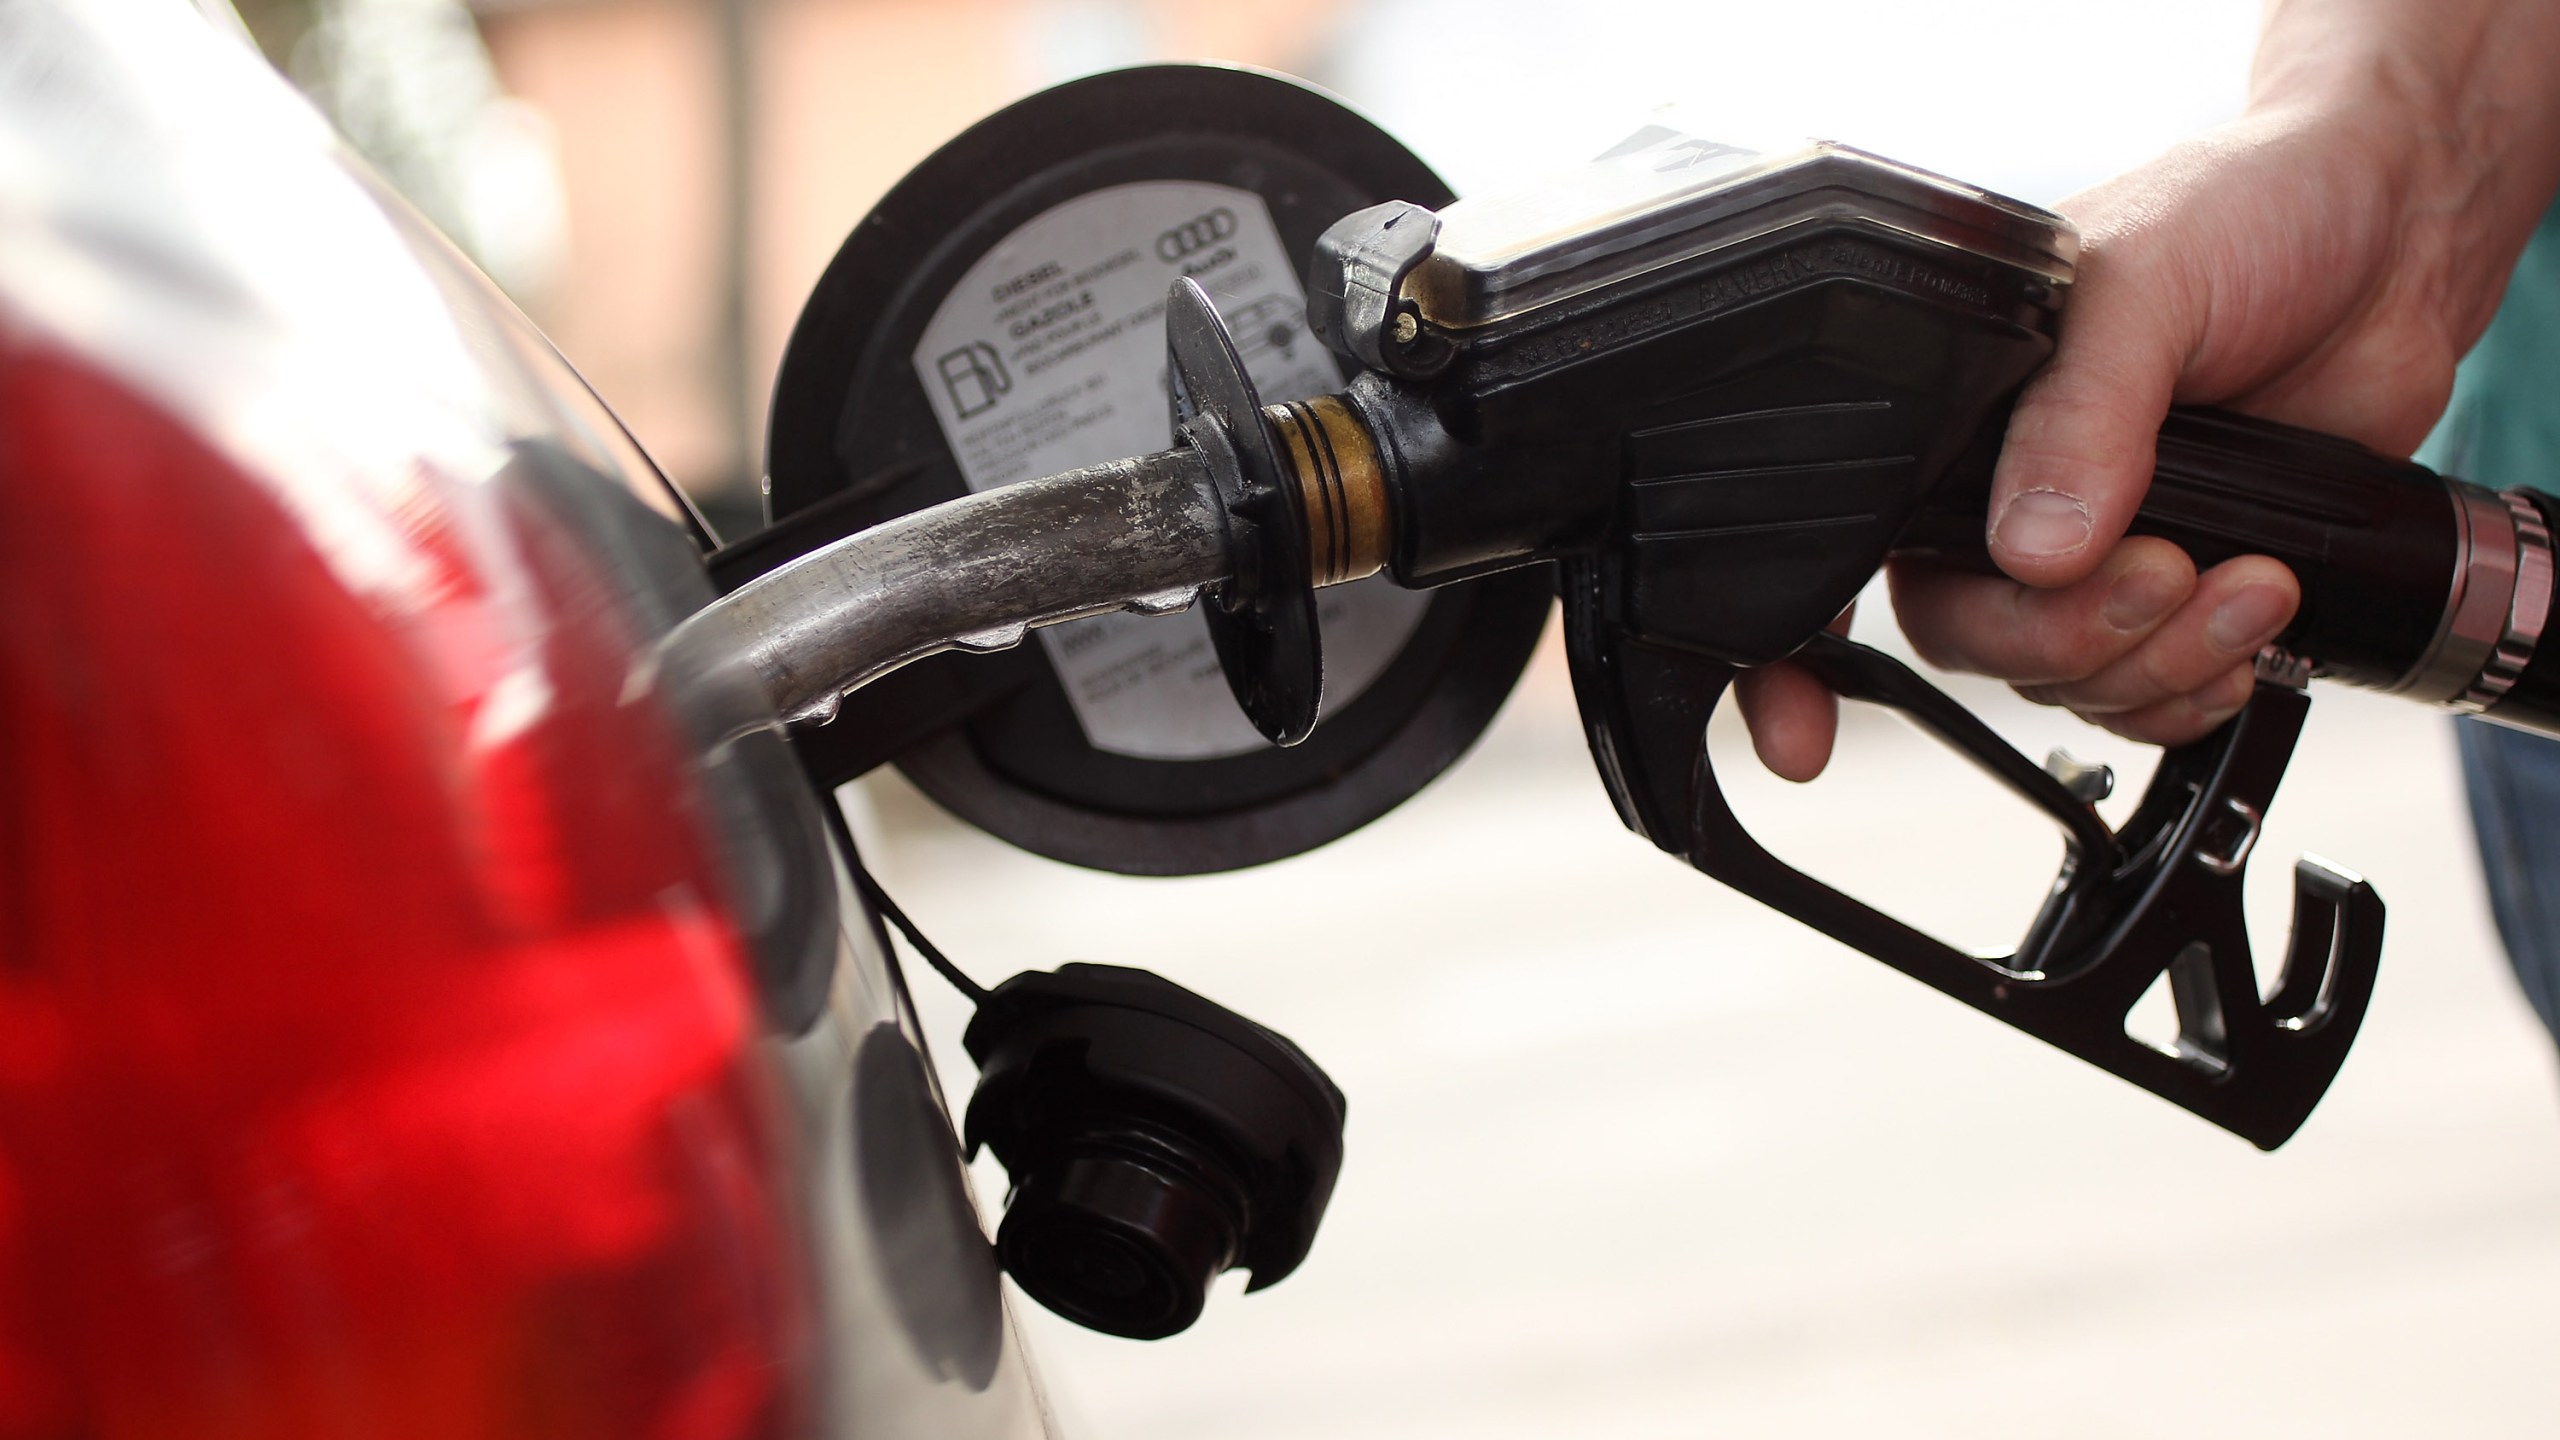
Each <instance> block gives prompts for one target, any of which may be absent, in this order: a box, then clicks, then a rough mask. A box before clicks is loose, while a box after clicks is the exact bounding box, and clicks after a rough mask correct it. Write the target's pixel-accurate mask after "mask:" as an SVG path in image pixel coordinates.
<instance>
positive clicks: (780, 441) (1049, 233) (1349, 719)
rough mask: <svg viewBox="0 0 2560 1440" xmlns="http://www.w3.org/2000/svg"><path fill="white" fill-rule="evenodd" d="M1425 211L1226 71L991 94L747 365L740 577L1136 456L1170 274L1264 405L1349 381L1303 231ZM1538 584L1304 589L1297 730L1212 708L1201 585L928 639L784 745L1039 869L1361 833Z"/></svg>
mask: <svg viewBox="0 0 2560 1440" xmlns="http://www.w3.org/2000/svg"><path fill="white" fill-rule="evenodd" d="M1449 199H1450V194H1449V191H1448V190H1447V188H1446V187H1445V186H1444V185H1442V184H1441V182H1440V181H1439V179H1438V178H1437V177H1436V176H1434V175H1433V174H1432V173H1431V171H1430V170H1429V169H1428V168H1427V167H1425V166H1424V165H1423V164H1422V163H1421V162H1420V161H1419V160H1417V159H1416V158H1415V157H1414V156H1413V155H1412V154H1411V153H1410V152H1408V151H1407V150H1405V148H1404V147H1403V146H1402V145H1400V144H1398V143H1397V142H1396V141H1395V140H1394V139H1393V138H1391V137H1390V136H1388V135H1387V134H1386V133H1385V132H1384V131H1381V130H1379V129H1378V128H1377V127H1376V126H1374V125H1372V124H1370V123H1369V122H1368V121H1366V120H1364V119H1362V118H1361V117H1360V116H1358V115H1356V114H1354V113H1353V112H1352V111H1350V110H1348V109H1346V108H1345V107H1344V106H1343V105H1342V104H1341V103H1340V102H1338V101H1336V100H1334V99H1332V98H1330V97H1328V96H1326V95H1323V94H1321V93H1319V92H1317V91H1315V90H1312V89H1309V88H1308V87H1306V86H1304V85H1301V84H1299V83H1297V82H1295V81H1291V80H1288V79H1284V78H1282V77H1279V76H1276V75H1270V74H1264V73H1260V72H1256V71H1250V70H1241V69H1231V68H1226V67H1218V66H1199V65H1169V66H1150V67H1145V68H1140V69H1133V70H1122V71H1115V72H1111V73H1108V74H1103V75H1097V76H1093V77H1090V78H1088V79H1084V80H1078V81H1074V82H1072V83H1069V84H1066V85H1063V86H1060V87H1058V88H1056V89H1053V90H1049V91H1046V92H1043V93H1041V94H1039V95H1035V96H1032V97H1031V98H1029V99H1027V100H1024V101H1021V102H1020V103H1018V104H1015V105H1013V106H1011V107H1009V108H1007V109H1005V110H1003V111H1000V112H998V113H997V114H996V115H994V116H992V117H990V118H988V119H987V120H984V121H982V122H980V123H979V124H977V125H976V126H973V127H972V128H970V129H969V130H968V131H967V132H965V133H963V134H962V135H960V136H959V137H958V138H957V139H955V140H953V141H951V142H950V143H949V144H947V145H945V146H943V147H942V149H940V150H939V151H937V152H935V153H934V154H933V155H932V156H931V157H930V158H929V159H927V160H926V161H925V162H924V163H923V164H921V165H919V166H917V167H916V169H915V170H914V171H912V172H911V173H909V174H908V175H907V177H906V178H905V179H904V180H902V181H900V182H899V183H898V185H897V186H896V187H895V188H894V189H892V190H891V191H890V192H889V194H888V195H887V196H886V197H885V198H883V199H882V200H881V202H880V203H879V205H878V206H876V207H875V208H874V209H873V210H872V211H871V213H870V214H869V215H868V216H866V217H865V218H864V219H863V221H862V222H861V224H860V225H858V226H857V227H855V229H854V231H853V233H852V235H851V236H850V237H849V238H848V239H847V240H846V241H845V244H844V247H843V248H842V249H841V250H840V251H838V252H837V254H836V257H835V259H834V261H833V262H832V263H831V264H830V265H829V266H828V267H827V270H826V273H825V274H824V275H823V276H822V277H821V278H820V279H819V281H818V284H817V287H816V289H815V290H814V291H813V292H812V293H811V295H810V298H809V301H808V304H807V306H806V307H805V308H804V309H803V311H802V312H801V316H800V320H799V324H798V326H797V328H796V329H795V330H794V331H793V334H792V338H791V343H790V346H789V348H788V349H787V350H786V351H785V353H784V356H783V362H782V369H781V373H780V376H779V378H778V379H777V381H776V385H775V393H774V405H773V418H772V428H771V433H770V436H769V441H768V476H769V481H768V484H769V490H768V505H769V508H770V511H771V518H772V519H773V520H774V522H775V525H774V528H773V529H772V530H771V531H769V532H768V533H767V536H766V537H764V538H763V539H762V540H761V541H759V542H751V543H750V544H749V545H748V546H745V547H740V548H741V549H742V550H743V551H745V552H747V553H748V555H749V558H750V559H751V560H752V562H753V568H754V569H757V570H761V569H767V568H771V567H772V566H773V565H776V564H779V563H781V562H782V561H783V560H785V559H788V558H789V557H790V556H791V555H793V554H797V553H802V552H805V551H806V550H809V549H813V548H815V547H816V546H818V545H821V544H824V543H825V542H826V541H828V540H830V539H833V538H835V537H837V536H840V535H845V534H850V533H852V532H854V531H856V530H860V529H863V528H866V527H868V526H870V525H874V524H877V523H879V522H880V521H882V520H886V519H888V518H890V517H892V516H895V515H899V514H903V513H906V512H908V511H911V510H916V509H920V508H922V507H924V506H927V505H931V504H936V503H939V502H941V501H944V500H948V499H952V498H955V497H957V496H960V495H963V494H966V493H969V492H971V491H974V490H985V489H990V488H993V487H995V486H999V485H1006V484H1012V483H1015V482H1017V481H1021V480H1028V479H1032V478H1035V477H1037V476H1041V475H1046V474H1052V473H1055V472H1057V471H1060V470H1065V469H1069V468H1072V467H1075V466H1079V465H1086V464H1091V463H1095V462H1099V461H1104V460H1110V459H1114V458H1117V457H1120V456H1124V455H1132V454H1139V453H1144V452H1146V451H1151V450H1159V449H1162V448H1164V447H1165V446H1167V445H1168V444H1170V443H1172V423H1171V420H1170V417H1169V414H1168V409H1167V405H1166V398H1165V397H1166V359H1165V356H1166V341H1165V304H1166V296H1167V294H1168V292H1169V291H1170V289H1171V288H1172V285H1173V283H1174V282H1175V281H1176V280H1179V279H1183V278H1189V279H1191V280H1194V281H1196V282H1197V283H1198V284H1199V285H1200V286H1201V287H1202V289H1203V290H1204V291H1206V292H1207V294H1208V296H1209V298H1210V300H1211V302H1212V303H1213V304H1214V305H1215V307H1216V309H1217V311H1218V314H1219V316H1220V318H1222V319H1223V320H1224V322H1225V325H1226V329H1227V331H1228V332H1229V333H1230V334H1231V335H1232V336H1233V338H1234V343H1235V349H1236V352H1237V355H1238V357H1239V358H1240V359H1241V361H1242V364H1243V366H1244V368H1245V371H1246V372H1247V374H1248V375H1249V377H1250V379H1251V382H1252V386H1253V388H1254V389H1256V390H1258V391H1259V392H1260V395H1261V398H1262V399H1263V400H1265V401H1267V402H1270V403H1274V404H1277V403H1280V402H1284V401H1289V400H1294V399H1300V398H1304V397H1308V396H1313V395H1320V394H1325V393H1329V392H1332V391H1336V390H1339V389H1340V388H1341V387H1342V385H1343V384H1344V382H1345V381H1346V380H1347V379H1349V378H1350V377H1349V376H1347V375H1346V374H1344V373H1343V371H1342V369H1341V368H1340V366H1341V362H1340V361H1339V360H1338V359H1337V358H1336V357H1335V356H1334V355H1333V353H1332V352H1330V351H1328V350H1327V349H1326V348H1325V347H1324V346H1323V345H1322V344H1321V343H1320V342H1318V341H1317V339H1316V338H1315V337H1314V336H1312V335H1310V334H1309V333H1308V330H1307V323H1306V292H1305V289H1304V283H1303V280H1302V278H1301V276H1302V273H1303V268H1304V261H1305V259H1306V257H1307V256H1308V255H1309V254H1310V252H1311V251H1312V249H1313V247H1314V244H1315V240H1316V237H1317V236H1318V235H1320V234H1322V233H1323V232H1324V230H1325V229H1326V227H1327V226H1329V225H1331V224H1332V223H1333V222H1334V221H1335V220H1336V219H1338V218H1339V217H1341V216H1343V215H1345V214H1348V213H1350V212H1352V211H1354V210H1359V209H1362V208H1364V207H1367V206H1370V205H1375V204H1378V203H1380V202H1382V201H1387V200H1407V201H1411V202H1414V203H1416V204H1420V205H1425V206H1434V207H1436V206H1439V205H1443V204H1445V203H1447V201H1448V200H1449ZM741 578H744V577H743V576H742V575H733V576H732V578H731V579H730V582H729V583H735V582H736V580H737V579H741ZM1551 593H1552V592H1551V588H1550V581H1549V579H1548V577H1547V576H1546V574H1545V573H1544V570H1543V569H1539V570H1532V571H1524V572H1516V573H1512V574H1507V575H1500V576H1495V577H1491V578H1488V579H1482V580H1474V581H1468V582H1464V583H1462V584H1457V585H1451V586H1447V587H1443V588H1441V589H1437V590H1432V591H1406V590H1400V589H1397V588H1396V587H1395V586H1393V585H1392V584H1391V583H1389V582H1388V581H1387V580H1386V579H1385V578H1384V577H1378V578H1374V579H1371V580H1366V581H1361V582H1357V583H1354V584H1350V585H1343V586H1337V587H1333V588H1329V589H1327V590H1325V591H1322V592H1321V603H1320V605H1319V607H1318V613H1317V628H1318V631H1319V633H1320V636H1321V641H1322V646H1321V648H1322V654H1323V659H1324V671H1323V693H1324V697H1325V706H1324V718H1323V719H1322V721H1321V722H1320V723H1319V724H1317V725H1316V727H1315V729H1314V731H1313V733H1312V734H1310V735H1309V736H1308V738H1307V739H1306V740H1305V741H1304V742H1303V743H1301V744H1298V745H1296V746H1293V747H1290V748H1287V749H1282V748H1280V747H1278V746H1275V745H1273V744H1271V743H1270V742H1269V741H1268V740H1266V739H1264V738H1263V736H1262V734H1261V733H1260V732H1258V731H1257V730H1256V729H1255V727H1254V725H1253V724H1252V723H1251V722H1249V721H1248V720H1247V719H1246V718H1245V716H1244V714H1243V713H1242V712H1241V711H1240V710H1239V709H1238V707H1237V704H1236V701H1235V699H1234V697H1233V695H1232V694H1231V693H1230V692H1229V689H1228V686H1227V683H1226V681H1225V679H1224V677H1223V676H1222V675H1221V673H1220V670H1219V665H1218V658H1217V655H1216V653H1215V652H1214V650H1213V647H1212V645H1211V641H1210V634H1209V627H1208V624H1207V622H1206V620H1205V619H1204V618H1203V616H1202V615H1201V614H1200V613H1199V609H1200V607H1195V609H1194V612H1193V613H1190V614H1184V615H1175V616H1136V615H1111V616H1100V617H1096V618H1093V619H1088V620H1079V621H1075V622H1072V623H1070V624H1066V625H1060V626H1055V627H1051V628H1048V629H1044V630H1041V631H1038V632H1036V634H1035V636H1034V637H1033V639H1032V640H1030V641H1029V642H1027V643H1025V644H1024V645H1022V646H1020V647H1018V648H1016V649H1013V650H1010V651H1005V652H1000V653H996V654H989V655H978V654H960V653H954V654H946V655H940V656H936V657H933V658H931V659H928V660H925V661H922V662H919V663H917V664H915V665H911V666H909V667H907V668H906V669H904V670H901V671H899V672H897V673H895V674H892V675H890V676H888V677H886V678H884V679H883V680H881V681H879V682H876V683H875V684H873V685H871V686H870V687H868V688H866V689H864V690H861V691H858V692H856V693H855V694H854V695H853V696H851V697H849V698H848V700H847V701H846V703H845V705H844V708H843V710H842V712H841V713H840V714H839V716H838V718H837V719H836V720H835V721H834V722H833V723H831V724H829V725H826V726H822V727H818V728H814V729H811V730H807V731H805V732H802V733H800V734H798V735H797V736H795V741H796V744H797V748H798V749H799V750H800V752H801V754H802V756H803V758H804V761H805V762H806V763H807V765H808V766H809V768H810V769H811V771H812V772H813V775H814V777H815V778H816V779H818V780H819V781H820V782H821V783H824V784H830V785H832V784H836V783H841V782H842V781H844V780H847V779H850V778H852V777H853V776H856V775H859V774H862V773H864V772H865V771H867V770H869V769H871V768H872V767H874V766H876V765H879V764H882V763H893V764H895V765H896V766H897V767H898V768H899V769H900V770H901V771H903V772H904V773H905V774H906V775H907V776H908V778H910V779H911V780H913V781H914V782H915V784H916V785H917V787H918V788H919V789H921V790H923V791H924V792H925V793H926V794H927V795H929V796H931V797H932V798H933V799H934V800H936V801H937V802H939V803H940V804H942V805H943V806H944V807H945V808H947V809H949V810H951V811H952V812H953V813H955V814H957V815H959V816H960V817H961V818H962V819H964V820H967V821H968V822H970V823H971V824H974V825H976V826H978V827H980V828H982V829H985V830H987V831H989V832H991V833H993V834H995V835H997V836H999V837H1001V838H1003V839H1005V840H1008V841H1010V842H1012V843H1014V844H1016V845H1019V846H1021V847H1023V848H1025V849H1027V850H1031V851H1034V852H1037V853H1039V854H1042V855H1047V856H1050V857H1052V858H1054V859H1059V860H1065V861H1069V862H1072V863H1075V864H1081V865H1087V866H1093V867H1096V868H1100V869H1106V870H1117V871H1122V872H1125V873H1130V874H1150V875H1177V874H1196V873H1203V872H1208V871H1216V870H1229V869H1235V868H1238V867H1241V866H1246V865H1254V864H1259V863H1262V862H1264V861H1268V860H1276V859H1280V858H1282V857H1285V856H1289V855H1294V854H1298V853H1300V852H1302V851H1305V850H1310V849H1313V848H1315V847H1316V846H1318V845H1322V844H1324V843H1326V842H1327V841H1330V840H1333V839H1335V838H1337V837H1339V836H1341V835H1344V834H1347V833H1349V832H1350V831H1352V830H1355V829H1358V828H1359V827H1360V826H1362V825H1365V824H1367V823H1368V822H1369V821H1371V820H1373V819H1376V818H1377V817H1378V816H1380V815H1382V814H1384V813H1385V812H1386V811H1388V810H1390V809H1392V808H1393V807H1394V806H1396V805H1397V804H1399V803H1400V802H1402V801H1403V800H1405V799H1406V798H1407V797H1409V796H1411V795H1412V794H1414V793H1415V792H1416V791H1418V790H1420V789H1421V788H1422V787H1423V786H1424V785H1426V784H1428V783H1429V782H1430V781H1431V780H1432V779H1433V778H1435V777H1436V776H1438V775H1439V774H1440V772H1442V771H1443V770H1445V769H1447V768H1448V767H1449V765H1450V764H1451V763H1453V762H1454V761H1455V760H1456V759H1457V758H1458V756H1459V755H1460V754H1462V753H1464V752H1465V750H1466V749H1467V747H1468V746H1469V745H1471V744H1473V743H1474V741H1475V740H1476V738H1477V737H1478V736H1479V735H1481V734H1482V733H1483V731H1484V729H1485V727H1486V726H1487V725H1488V724H1490V723H1491V721H1492V719H1493V716H1494V713H1495V711H1496V710H1498V709H1499V708H1500V707H1501V704H1502V702H1503V700H1504V698H1505V697H1506V696H1508V695H1509V693H1510V691H1511V687H1512V685H1513V683H1514V682H1515V681H1516V680H1517V679H1518V677H1519V674H1520V672H1521V670H1522V669H1523V668H1524V667H1525V666H1526V664H1527V662H1528V658H1529V653H1530V650H1531V648H1532V647H1533V646H1534V645H1535V644H1536V641H1537V636H1538V633H1539V631H1540V629H1541V628H1542V627H1543V626H1544V624H1545V618H1546V612H1547V608H1548V604H1549V600H1550V598H1551Z"/></svg>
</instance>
